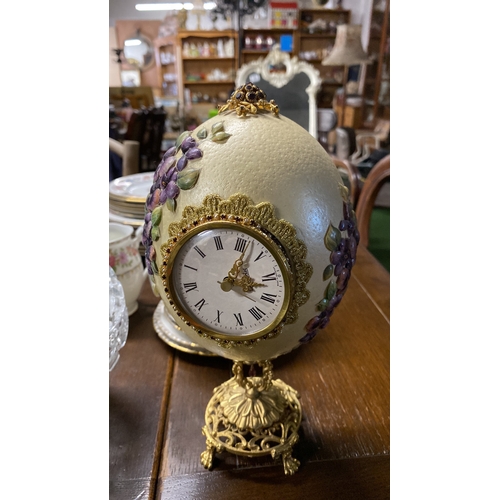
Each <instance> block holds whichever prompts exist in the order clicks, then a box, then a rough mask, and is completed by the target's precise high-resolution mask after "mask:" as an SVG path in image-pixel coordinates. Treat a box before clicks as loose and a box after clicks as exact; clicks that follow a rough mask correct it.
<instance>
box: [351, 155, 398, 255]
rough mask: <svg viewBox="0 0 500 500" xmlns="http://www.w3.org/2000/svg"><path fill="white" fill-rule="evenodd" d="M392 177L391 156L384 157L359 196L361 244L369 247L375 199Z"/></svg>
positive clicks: (357, 206) (357, 210)
mask: <svg viewBox="0 0 500 500" xmlns="http://www.w3.org/2000/svg"><path fill="white" fill-rule="evenodd" d="M389 177H390V155H387V156H384V157H383V158H382V159H381V160H379V162H378V163H377V164H376V165H375V166H374V167H373V168H372V169H371V170H370V172H369V173H368V175H367V176H366V180H365V183H364V185H363V188H362V189H361V192H360V194H359V198H358V203H357V205H356V218H357V220H358V230H359V240H360V241H359V242H360V244H361V245H363V246H365V247H368V240H369V232H370V218H371V215H372V211H373V206H374V204H375V199H376V197H377V194H378V193H379V191H380V188H381V187H382V185H383V184H384V183H385V182H386V181H387V179H389Z"/></svg>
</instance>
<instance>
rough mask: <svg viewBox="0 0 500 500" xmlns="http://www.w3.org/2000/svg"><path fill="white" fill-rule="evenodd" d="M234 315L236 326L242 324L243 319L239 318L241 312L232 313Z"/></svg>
mask: <svg viewBox="0 0 500 500" xmlns="http://www.w3.org/2000/svg"><path fill="white" fill-rule="evenodd" d="M233 314H234V313H233ZM234 317H235V318H236V324H237V325H238V326H243V320H242V319H241V313H238V314H234Z"/></svg>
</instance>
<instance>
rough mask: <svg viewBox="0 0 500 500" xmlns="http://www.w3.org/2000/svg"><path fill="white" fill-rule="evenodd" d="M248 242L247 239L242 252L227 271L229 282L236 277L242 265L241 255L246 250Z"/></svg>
mask: <svg viewBox="0 0 500 500" xmlns="http://www.w3.org/2000/svg"><path fill="white" fill-rule="evenodd" d="M249 243H250V242H249V241H248V242H247V243H246V244H245V247H244V248H243V252H242V253H241V255H240V256H239V257H238V258H237V259H236V261H235V262H234V264H233V267H232V268H231V270H230V271H229V272H228V273H227V277H228V279H229V281H230V282H231V283H232V282H233V281H234V280H235V279H236V278H237V277H238V273H239V272H240V269H241V266H242V265H243V256H244V255H245V252H246V251H247V248H248V245H249Z"/></svg>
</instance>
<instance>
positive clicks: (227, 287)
mask: <svg viewBox="0 0 500 500" xmlns="http://www.w3.org/2000/svg"><path fill="white" fill-rule="evenodd" d="M217 283H219V285H220V287H221V289H222V291H224V292H229V291H230V290H231V289H232V288H233V283H232V281H229V278H228V277H227V276H226V277H225V278H224V279H223V280H222V282H220V281H217Z"/></svg>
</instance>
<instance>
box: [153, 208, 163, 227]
mask: <svg viewBox="0 0 500 500" xmlns="http://www.w3.org/2000/svg"><path fill="white" fill-rule="evenodd" d="M161 212H162V209H161V207H156V208H155V209H154V210H153V213H152V214H151V225H152V226H157V225H158V224H159V223H160V221H161Z"/></svg>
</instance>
